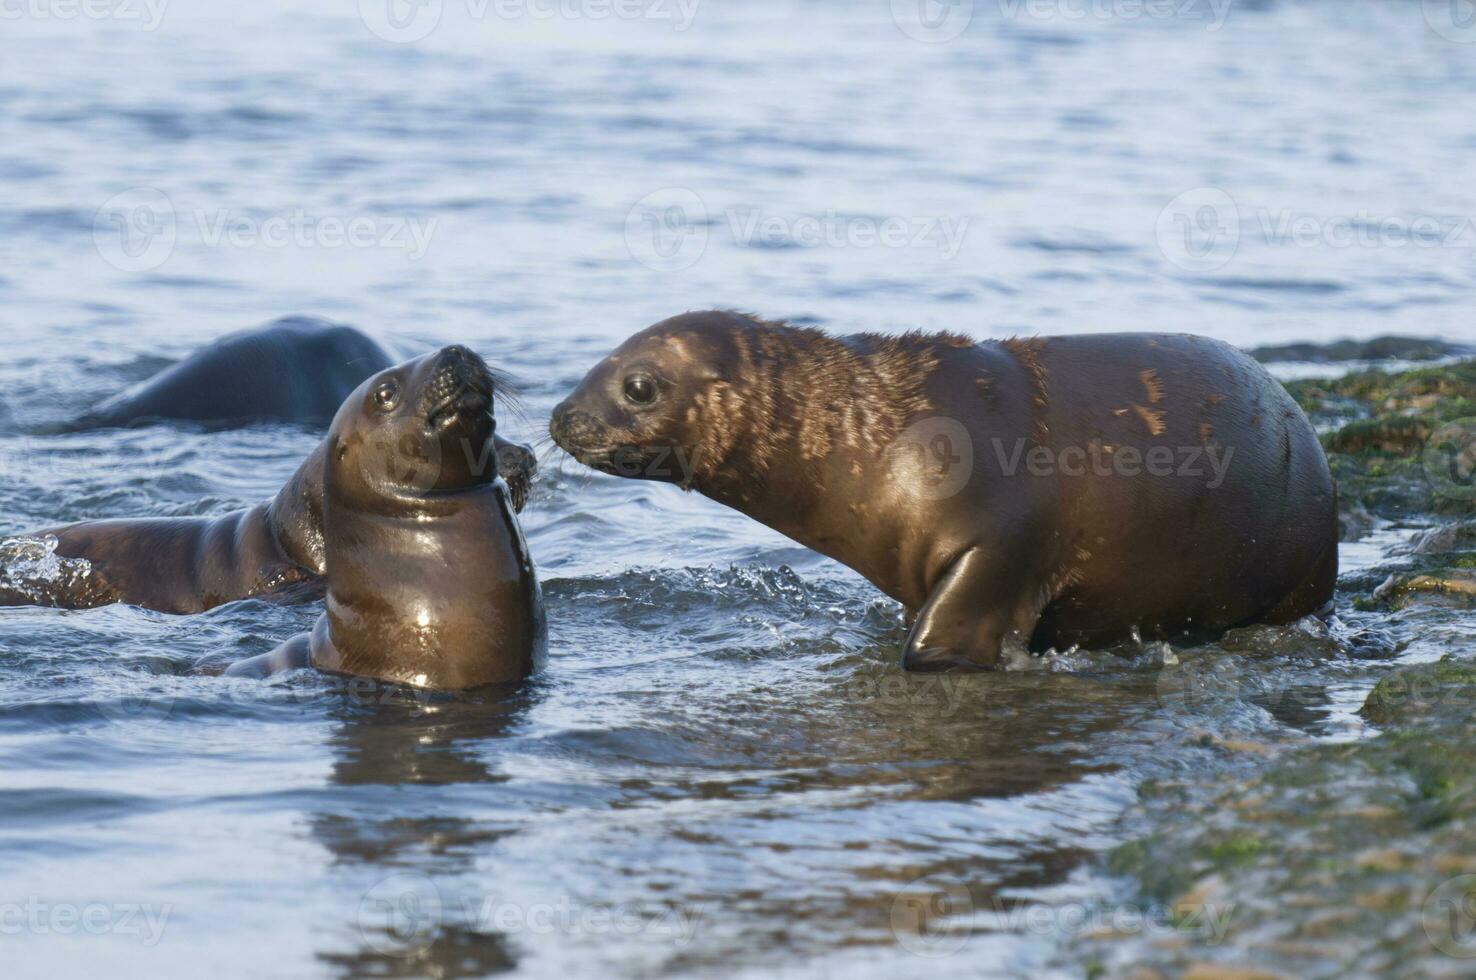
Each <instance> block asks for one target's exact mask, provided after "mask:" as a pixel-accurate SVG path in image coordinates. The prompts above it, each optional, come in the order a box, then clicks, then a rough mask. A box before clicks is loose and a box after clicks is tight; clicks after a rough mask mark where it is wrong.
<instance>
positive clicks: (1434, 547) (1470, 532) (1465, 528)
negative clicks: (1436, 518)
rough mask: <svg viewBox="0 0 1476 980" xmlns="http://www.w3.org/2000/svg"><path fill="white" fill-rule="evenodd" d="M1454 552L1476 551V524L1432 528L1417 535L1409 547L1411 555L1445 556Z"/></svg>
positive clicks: (1446, 525)
mask: <svg viewBox="0 0 1476 980" xmlns="http://www.w3.org/2000/svg"><path fill="white" fill-rule="evenodd" d="M1452 551H1476V523H1470V524H1444V525H1441V526H1440V527H1432V528H1430V529H1429V530H1428V531H1421V532H1420V533H1419V534H1417V535H1415V537H1414V539H1413V540H1412V541H1410V546H1409V553H1410V554H1415V555H1443V554H1446V553H1448V552H1452Z"/></svg>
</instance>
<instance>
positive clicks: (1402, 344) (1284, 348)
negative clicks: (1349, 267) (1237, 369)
mask: <svg viewBox="0 0 1476 980" xmlns="http://www.w3.org/2000/svg"><path fill="white" fill-rule="evenodd" d="M1470 352H1471V348H1470V347H1467V346H1465V345H1461V344H1452V343H1449V342H1447V341H1444V340H1440V339H1439V338H1437V337H1392V336H1386V337H1375V338H1373V339H1372V340H1335V341H1333V342H1332V343H1330V344H1273V345H1268V346H1265V347H1256V348H1254V349H1252V350H1251V351H1250V352H1249V353H1250V356H1251V357H1254V358H1255V359H1256V360H1258V361H1261V362H1263V363H1267V364H1271V363H1276V362H1279V361H1297V362H1301V363H1304V364H1330V363H1337V362H1342V361H1435V360H1439V359H1440V358H1443V357H1460V356H1462V355H1464V354H1468V353H1470Z"/></svg>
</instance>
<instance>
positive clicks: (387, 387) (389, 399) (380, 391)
mask: <svg viewBox="0 0 1476 980" xmlns="http://www.w3.org/2000/svg"><path fill="white" fill-rule="evenodd" d="M399 397H400V386H399V385H397V384H395V383H394V382H393V381H386V382H385V383H384V384H382V385H380V386H379V387H378V388H375V389H374V404H375V405H377V406H378V407H379V410H380V411H382V412H388V411H389V410H390V409H392V408H394V407H395V402H396V400H398V399H399Z"/></svg>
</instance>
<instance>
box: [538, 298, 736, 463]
mask: <svg viewBox="0 0 1476 980" xmlns="http://www.w3.org/2000/svg"><path fill="white" fill-rule="evenodd" d="M754 326H755V324H754V321H752V320H750V319H749V318H747V317H744V316H741V315H739V314H734V313H725V312H720V311H711V312H705V313H685V314H682V315H681V316H675V317H672V318H670V319H668V320H663V321H661V322H660V323H658V324H656V325H655V326H651V327H647V328H646V329H645V330H642V331H641V332H640V333H637V334H636V335H634V336H633V337H631V338H630V339H629V340H627V341H626V342H625V343H623V344H621V345H620V346H619V347H618V348H616V349H615V351H614V352H613V353H612V354H610V355H609V356H608V357H606V358H605V359H604V360H603V361H601V362H600V363H599V364H597V365H595V367H594V368H593V369H591V370H590V372H589V373H588V374H587V375H585V376H584V380H583V381H581V382H580V384H579V387H577V388H576V389H575V390H574V393H573V394H572V395H570V396H569V397H568V398H567V399H565V400H564V401H563V402H562V403H561V404H560V405H559V406H558V407H557V408H555V409H554V412H553V418H552V420H551V421H550V423H549V433H550V435H552V436H553V439H554V442H556V443H558V445H559V446H560V447H561V448H562V449H563V450H564V451H565V452H567V453H569V455H571V456H573V457H574V458H575V459H577V460H578V461H579V462H581V463H583V464H584V465H586V466H589V467H591V468H593V469H596V470H599V471H601V472H603V473H610V474H612V475H616V476H624V477H631V478H634V479H645V480H658V481H662V482H668V483H680V484H683V485H687V486H690V485H691V484H692V481H693V478H694V477H695V476H699V475H701V474H702V473H703V472H704V471H705V470H706V469H710V468H711V467H712V466H715V465H716V464H717V463H718V462H719V461H720V460H721V458H722V456H724V455H726V451H727V450H729V449H731V445H732V441H733V435H734V434H735V433H736V432H737V431H738V426H739V424H740V419H739V418H738V417H737V416H738V415H739V414H740V413H739V409H740V408H741V406H740V405H738V404H736V403H735V390H734V387H733V385H732V383H731V380H732V379H731V377H730V376H731V375H732V374H733V372H734V371H736V370H738V369H739V368H740V366H741V362H742V358H741V349H740V347H741V343H742V340H741V338H742V336H743V334H744V332H745V331H747V330H750V329H752V328H753V327H754Z"/></svg>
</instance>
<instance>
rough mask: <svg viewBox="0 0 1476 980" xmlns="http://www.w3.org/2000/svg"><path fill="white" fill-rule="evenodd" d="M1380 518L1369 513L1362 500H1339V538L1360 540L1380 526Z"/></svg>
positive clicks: (1340, 539) (1341, 539) (1342, 539)
mask: <svg viewBox="0 0 1476 980" xmlns="http://www.w3.org/2000/svg"><path fill="white" fill-rule="evenodd" d="M1378 523H1379V521H1378V518H1376V517H1374V516H1373V515H1372V514H1370V513H1369V511H1368V508H1367V507H1365V506H1363V503H1362V501H1359V500H1349V501H1346V502H1344V501H1342V500H1339V501H1338V540H1339V541H1358V540H1360V539H1361V538H1363V537H1364V535H1366V534H1368V532H1370V531H1372V530H1373V529H1374V528H1375V527H1377V526H1378Z"/></svg>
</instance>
